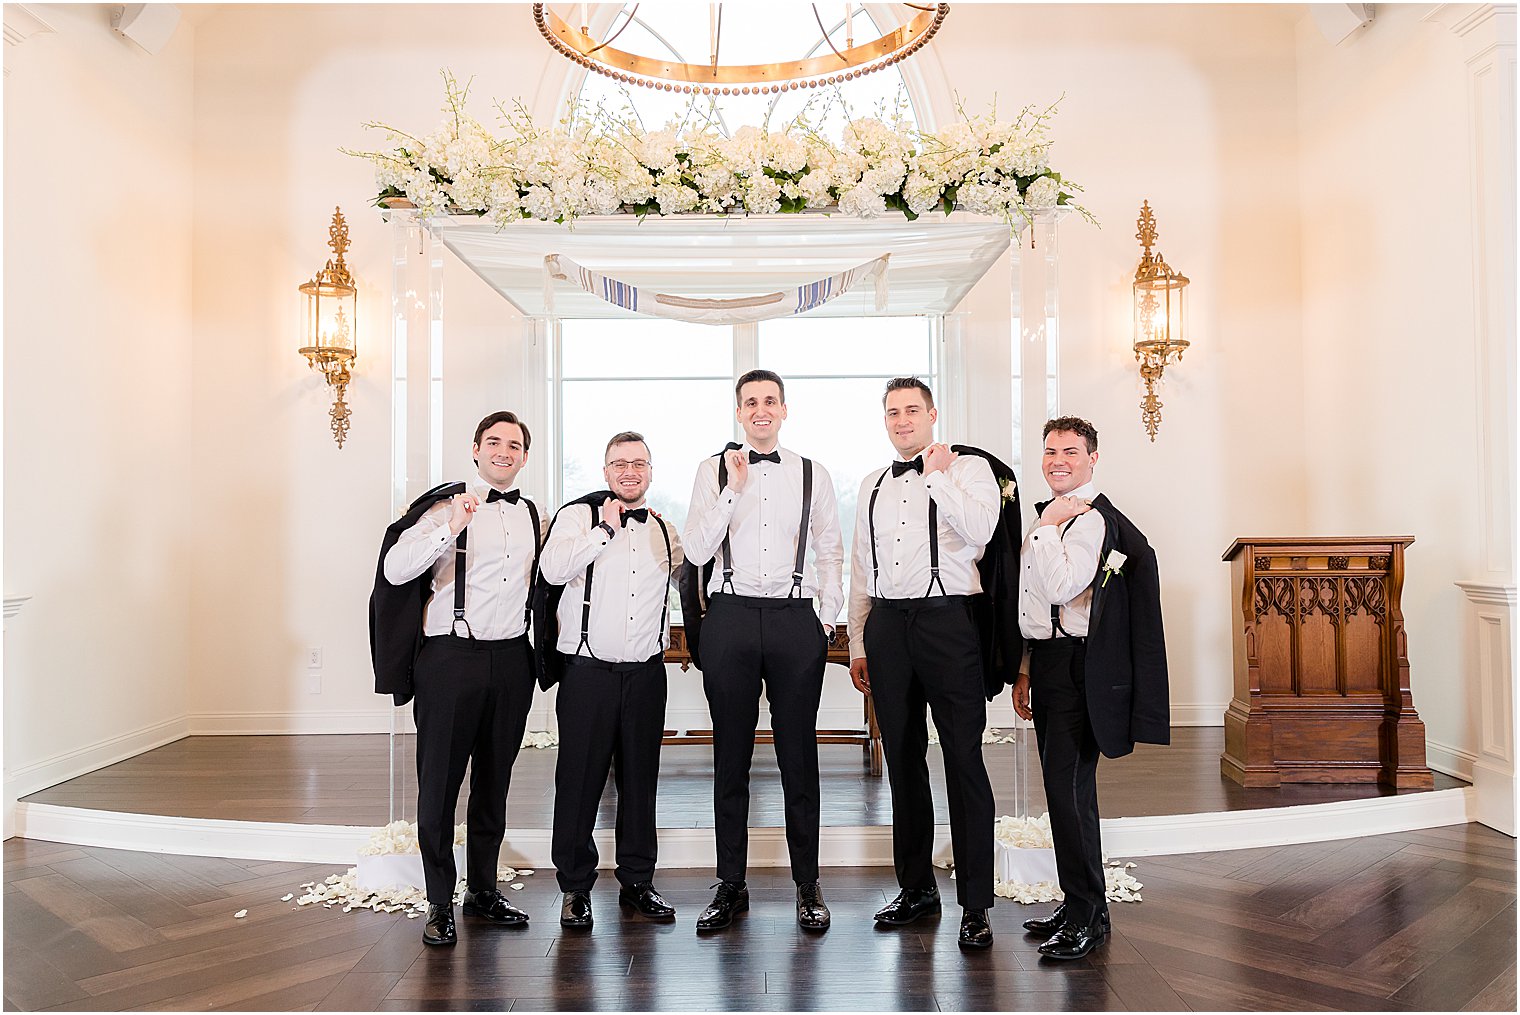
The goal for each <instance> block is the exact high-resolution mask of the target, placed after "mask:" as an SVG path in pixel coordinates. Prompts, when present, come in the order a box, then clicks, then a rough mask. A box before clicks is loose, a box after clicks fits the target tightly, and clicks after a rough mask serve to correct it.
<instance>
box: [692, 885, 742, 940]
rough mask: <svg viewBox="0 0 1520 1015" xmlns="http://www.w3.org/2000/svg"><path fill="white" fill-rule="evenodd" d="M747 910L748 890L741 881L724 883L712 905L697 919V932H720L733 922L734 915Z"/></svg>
mask: <svg viewBox="0 0 1520 1015" xmlns="http://www.w3.org/2000/svg"><path fill="white" fill-rule="evenodd" d="M748 908H749V889H748V888H745V887H744V882H743V881H724V882H722V883H721V884H719V885H718V894H717V895H714V896H713V900H712V904H711V905H709V906H708V907H707V908H706V909H704V910H702V915H701V916H699V917H697V930H722V929H723V928H724V927H727V926H728V925H729V924H731V923H733V922H734V915H735V914H737V913H742V912H744V911H745V910H746V909H748Z"/></svg>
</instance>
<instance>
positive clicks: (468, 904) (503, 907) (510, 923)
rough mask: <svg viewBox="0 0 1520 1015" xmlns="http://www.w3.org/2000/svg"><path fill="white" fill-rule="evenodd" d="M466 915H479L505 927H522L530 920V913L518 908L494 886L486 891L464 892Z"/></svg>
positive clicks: (467, 890) (466, 890)
mask: <svg viewBox="0 0 1520 1015" xmlns="http://www.w3.org/2000/svg"><path fill="white" fill-rule="evenodd" d="M464 915H465V916H478V917H480V918H481V919H482V920H489V921H491V922H492V923H499V924H501V925H502V926H503V927H520V926H522V925H523V924H525V923H527V922H528V914H527V913H524V912H523V911H522V910H520V909H518V908H517V907H516V906H514V905H512V903H510V902H508V901H507V900H506V898H505V897H504V896H503V895H502V894H501V892H499V891H497V890H496V889H494V888H491V889H487V890H486V891H484V892H472V891H470V890H469V889H468V888H466V889H465V892H464Z"/></svg>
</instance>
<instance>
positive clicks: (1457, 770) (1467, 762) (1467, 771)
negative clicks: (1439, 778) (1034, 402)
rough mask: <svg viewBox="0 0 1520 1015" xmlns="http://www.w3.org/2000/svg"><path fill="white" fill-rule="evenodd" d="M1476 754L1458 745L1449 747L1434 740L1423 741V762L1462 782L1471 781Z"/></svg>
mask: <svg viewBox="0 0 1520 1015" xmlns="http://www.w3.org/2000/svg"><path fill="white" fill-rule="evenodd" d="M1477 760H1478V756H1477V755H1475V754H1472V753H1471V752H1468V751H1464V750H1462V749H1461V748H1460V747H1451V746H1449V745H1447V744H1441V743H1437V742H1436V741H1434V740H1430V739H1427V740H1426V741H1425V764H1427V765H1429V766H1430V767H1431V768H1433V769H1435V770H1436V771H1437V772H1441V773H1443V774H1445V775H1449V776H1451V777H1453V778H1455V779H1461V780H1462V781H1463V782H1472V781H1473V762H1475V761H1477Z"/></svg>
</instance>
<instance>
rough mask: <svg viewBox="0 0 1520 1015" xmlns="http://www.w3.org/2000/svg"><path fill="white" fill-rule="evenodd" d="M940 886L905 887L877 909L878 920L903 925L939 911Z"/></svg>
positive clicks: (892, 925) (891, 925)
mask: <svg viewBox="0 0 1520 1015" xmlns="http://www.w3.org/2000/svg"><path fill="white" fill-rule="evenodd" d="M939 909H940V906H939V889H938V888H904V889H903V890H902V891H900V892H898V893H897V898H895V899H893V900H892V901H891V902H889V903H887V904H886V905H885V906H884V907H882V908H881V909H879V910H877V911H876V922H877V923H884V924H887V925H888V926H890V927H901V926H904V925H906V924H910V923H912V922H913V921H914V920H918V919H922V918H923V917H926V916H933V915H935V914H936V913H938V912H939Z"/></svg>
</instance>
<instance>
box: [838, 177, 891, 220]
mask: <svg viewBox="0 0 1520 1015" xmlns="http://www.w3.org/2000/svg"><path fill="white" fill-rule="evenodd" d="M886 210H887V201H886V198H884V197H883V196H882V195H881V194H879V193H876V192H875V191H873V190H872V189H871V188H870V187H867V186H865V185H860V186H857V187H852V188H851V189H849V190H847V191H845V192H844V193H843V194H841V195H840V196H839V212H840V214H842V215H854V216H855V217H856V218H863V219H873V218H876V217H877V216H878V215H880V214H881V213H882V212H884V211H886Z"/></svg>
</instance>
